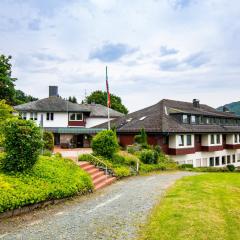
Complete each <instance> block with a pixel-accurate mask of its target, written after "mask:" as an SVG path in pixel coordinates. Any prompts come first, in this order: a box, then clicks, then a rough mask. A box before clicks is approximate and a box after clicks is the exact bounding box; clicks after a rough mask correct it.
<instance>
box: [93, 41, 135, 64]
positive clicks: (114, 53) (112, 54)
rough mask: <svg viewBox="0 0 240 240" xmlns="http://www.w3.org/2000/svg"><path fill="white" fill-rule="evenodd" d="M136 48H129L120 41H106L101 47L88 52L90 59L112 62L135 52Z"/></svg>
mask: <svg viewBox="0 0 240 240" xmlns="http://www.w3.org/2000/svg"><path fill="white" fill-rule="evenodd" d="M136 51H137V49H136V48H131V47H129V46H128V45H126V44H122V43H117V44H113V43H107V44H104V45H103V46H102V47H101V48H99V49H96V50H94V51H93V52H91V53H90V56H89V58H90V59H98V60H100V61H102V62H113V61H116V60H118V59H120V58H121V57H123V56H125V55H128V54H131V53H134V52H136Z"/></svg>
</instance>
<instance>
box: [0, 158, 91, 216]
mask: <svg viewBox="0 0 240 240" xmlns="http://www.w3.org/2000/svg"><path fill="white" fill-rule="evenodd" d="M92 189H93V184H92V180H91V178H90V177H89V175H88V174H87V173H85V172H84V171H83V170H81V169H80V168H79V167H78V166H77V165H75V164H74V163H73V162H72V161H71V160H67V159H63V158H59V157H45V156H41V157H40V158H39V161H38V162H37V163H36V165H35V166H34V167H33V168H32V170H29V171H25V172H24V173H15V174H9V175H7V174H6V173H4V172H2V171H0V212H4V211H6V210H12V209H15V208H19V207H22V206H25V205H29V204H34V203H38V202H42V201H45V200H51V199H60V198H65V197H70V196H73V195H76V194H84V193H86V192H88V191H90V190H92Z"/></svg>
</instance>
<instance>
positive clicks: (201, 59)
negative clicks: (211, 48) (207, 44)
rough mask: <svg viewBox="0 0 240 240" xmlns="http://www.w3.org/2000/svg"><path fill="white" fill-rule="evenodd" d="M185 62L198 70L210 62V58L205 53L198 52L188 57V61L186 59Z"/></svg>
mask: <svg viewBox="0 0 240 240" xmlns="http://www.w3.org/2000/svg"><path fill="white" fill-rule="evenodd" d="M184 62H185V63H186V64H187V65H189V66H192V67H193V68H198V67H200V66H202V65H204V64H206V63H207V62H209V58H208V57H207V55H206V54H204V53H203V52H198V53H194V54H191V55H190V56H188V57H187V58H186V59H184Z"/></svg>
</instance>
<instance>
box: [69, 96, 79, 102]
mask: <svg viewBox="0 0 240 240" xmlns="http://www.w3.org/2000/svg"><path fill="white" fill-rule="evenodd" d="M68 101H69V102H72V103H77V98H76V97H75V96H72V97H71V96H70V97H69V98H68Z"/></svg>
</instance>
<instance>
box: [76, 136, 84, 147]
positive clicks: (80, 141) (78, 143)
mask: <svg viewBox="0 0 240 240" xmlns="http://www.w3.org/2000/svg"><path fill="white" fill-rule="evenodd" d="M77 147H83V135H77Z"/></svg>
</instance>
